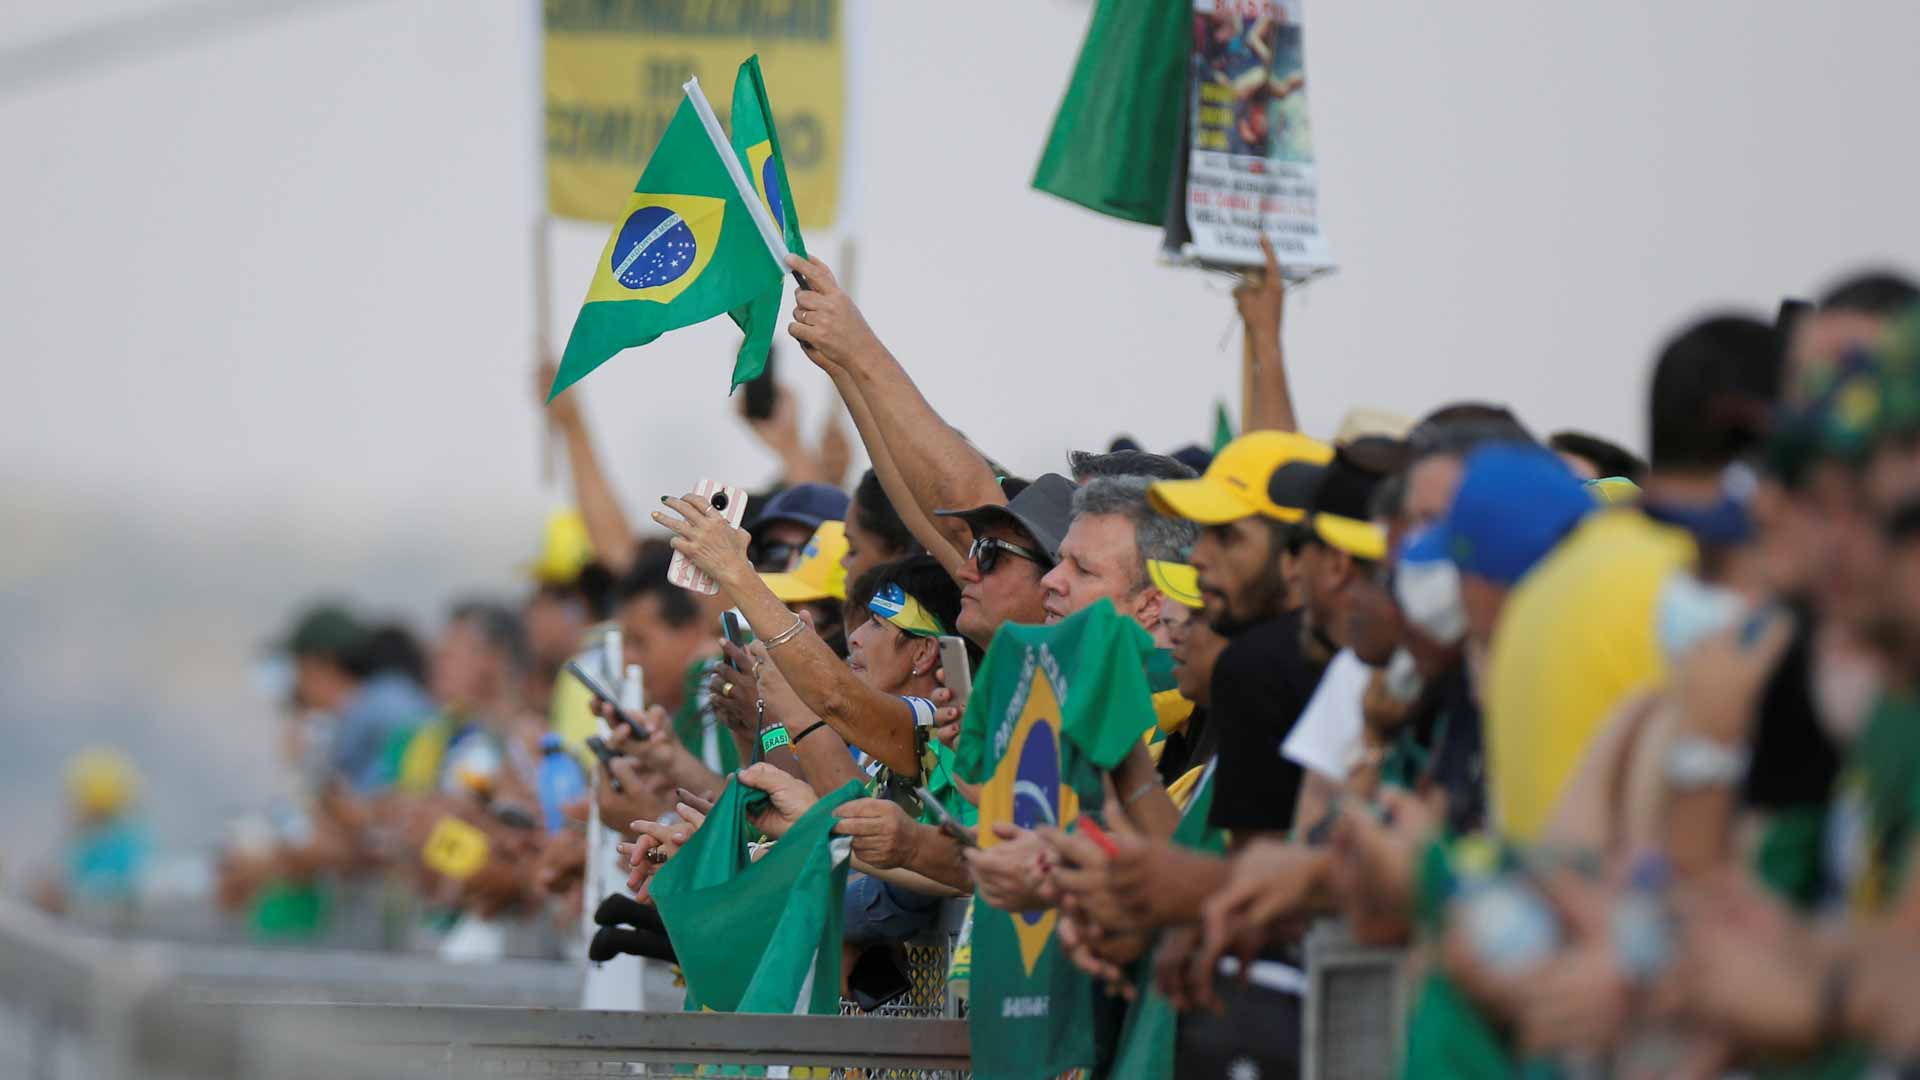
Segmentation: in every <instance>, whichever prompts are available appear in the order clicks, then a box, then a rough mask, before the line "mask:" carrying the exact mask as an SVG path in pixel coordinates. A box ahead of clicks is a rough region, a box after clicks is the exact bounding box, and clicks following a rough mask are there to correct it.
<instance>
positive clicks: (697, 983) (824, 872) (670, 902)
mask: <svg viewBox="0 0 1920 1080" xmlns="http://www.w3.org/2000/svg"><path fill="white" fill-rule="evenodd" d="M862 794H864V792H862V790H861V788H860V785H859V784H858V783H857V782H854V781H851V780H850V781H848V782H847V783H846V785H845V786H843V787H841V788H839V789H837V790H835V791H833V792H830V793H828V794H827V795H826V796H825V797H824V798H822V799H821V800H820V801H819V802H817V803H814V804H813V807H812V808H811V809H809V810H808V811H807V812H806V813H805V814H802V815H801V816H800V819H799V820H798V821H796V822H794V823H793V825H792V826H791V827H790V828H788V829H787V832H786V835H785V836H782V837H781V838H780V840H779V841H778V842H776V843H775V844H774V845H773V848H772V850H771V851H768V852H767V853H766V854H765V855H762V856H761V857H760V860H759V861H758V862H754V861H751V860H750V859H749V858H748V857H747V845H746V840H745V838H744V832H745V829H746V824H747V815H748V812H749V809H750V804H752V803H755V802H758V801H761V800H764V799H765V798H766V795H765V794H764V793H762V792H759V791H755V790H753V789H752V788H748V787H746V786H744V785H742V784H741V783H740V781H739V780H738V779H733V780H729V781H728V782H727V786H726V789H725V790H724V791H722V792H721V793H720V797H719V798H718V799H716V800H714V805H713V810H712V812H710V813H709V814H708V815H707V820H706V821H705V822H704V823H702V824H701V826H700V828H699V829H697V830H695V832H694V834H693V836H692V837H691V838H689V839H688V840H687V842H686V844H685V845H683V846H682V847H681V848H680V851H679V853H678V854H676V855H675V856H674V857H673V858H672V859H671V860H670V861H668V863H667V865H665V866H663V867H661V868H660V872H659V873H658V874H656V875H655V876H654V879H653V885H652V888H651V890H650V891H651V892H652V893H653V901H654V904H655V905H656V906H657V907H658V908H659V909H660V919H661V921H662V922H664V923H666V924H667V936H668V937H670V938H672V940H673V948H674V952H676V953H677V954H678V955H679V957H680V968H681V970H682V971H684V972H685V973H686V976H687V1011H689V1012H703V1011H707V1012H742V1013H811V1014H814V1015H834V1014H837V1013H838V1012H839V1011H840V927H841V908H842V904H843V903H844V899H845V895H846V888H847V856H848V851H849V848H850V847H851V842H850V841H848V840H847V839H846V838H844V837H835V836H834V835H833V827H834V825H835V824H836V819H835V818H834V816H833V811H834V808H836V807H838V806H840V805H841V804H843V803H845V802H848V801H849V800H852V799H857V798H859V797H860V796H861V795H862Z"/></svg>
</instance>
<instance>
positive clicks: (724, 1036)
mask: <svg viewBox="0 0 1920 1080" xmlns="http://www.w3.org/2000/svg"><path fill="white" fill-rule="evenodd" d="M945 932H946V931H945V928H944V927H943V928H942V930H941V931H940V934H944V933H945ZM935 936H939V935H935ZM927 951H928V953H929V956H928V957H927V958H926V960H925V961H924V962H925V963H927V964H928V966H929V967H930V968H931V967H933V966H934V965H935V962H936V961H935V957H936V956H939V957H940V958H941V959H942V960H943V959H944V957H943V955H942V954H944V950H943V949H939V948H938V947H937V945H936V944H934V943H932V942H930V943H929V945H928V947H927ZM1304 959H1305V964H1306V976H1307V995H1306V1001H1305V1010H1304V1031H1303V1033H1302V1048H1303V1061H1302V1074H1303V1075H1304V1076H1305V1077H1307V1078H1308V1080H1374V1078H1385V1077H1388V1076H1391V1075H1393V1072H1394V1068H1395V1066H1396V1064H1397V1062H1398V1058H1399V1053H1400V1048H1401V1045H1402V1041H1403V1028H1404V1016H1405V1014H1406V1009H1405V1003H1406V986H1405V963H1404V956H1403V954H1402V953H1401V952H1400V951H1399V950H1393V949H1372V948H1366V947H1362V946H1359V945H1356V944H1354V943H1353V942H1352V941H1351V939H1350V938H1348V937H1347V936H1346V934H1345V933H1344V931H1342V930H1341V929H1340V928H1339V927H1338V926H1337V925H1334V924H1326V925H1322V926H1320V927H1317V928H1316V929H1315V931H1314V933H1313V934H1311V935H1309V937H1308V939H1307V941H1306V943H1305V949H1304ZM578 977H579V969H578V968H575V967H572V966H571V965H564V964H527V963H521V964H515V963H506V964H499V965H479V966H475V967H464V966H463V967H458V968H457V969H456V968H455V966H452V965H442V964H438V963H436V962H434V961H432V960H429V959H426V958H404V957H394V956H377V955H376V956H351V955H341V954H324V953H315V952H310V951H305V950H295V951H289V952H279V953H276V952H273V951H270V950H218V949H215V950H209V949H205V948H199V947H181V946H170V945H155V944H141V943H130V942H124V941H97V940H87V939H85V938H82V937H79V936H77V935H74V934H73V933H71V932H70V931H69V930H68V929H66V928H64V927H62V926H61V925H60V924H58V923H55V922H52V921H51V920H48V919H46V918H45V917H44V916H41V915H39V914H38V913H36V912H29V911H24V910H21V909H17V908H11V907H7V906H5V905H0V1077H9V1078H11V1077H21V1078H23V1080H80V1078H87V1080H94V1078H100V1080H161V1078H172V1077H193V1078H195V1080H229V1078H232V1080H238V1078H240V1077H247V1078H250V1080H252V1078H265V1080H306V1078H307V1077H314V1078H319V1077H326V1078H328V1080H360V1078H363V1077H364V1078H372V1077H381V1078H398V1080H410V1078H412V1077H416V1076H418V1077H425V1076H434V1077H441V1078H448V1077H472V1076H488V1077H496V1076H526V1075H538V1076H546V1077H555V1078H558V1077H577V1076H668V1075H676V1074H677V1075H685V1074H686V1072H687V1071H688V1069H689V1068H690V1067H697V1066H707V1067H719V1066H747V1067H764V1068H765V1069H766V1075H768V1076H770V1077H779V1076H782V1075H786V1076H792V1077H802V1076H819V1077H826V1076H851V1075H861V1076H869V1077H870V1076H881V1075H887V1076H928V1075H944V1074H961V1073H964V1072H965V1071H966V1069H967V1068H968V1038H967V1028H966V1022H965V1021H963V1020H956V1019H936V1018H932V1017H936V1016H938V1011H937V1009H936V1008H935V1003H934V1001H932V1000H931V999H929V998H926V997H922V998H921V999H920V1000H916V1001H911V1002H908V1003H905V1007H903V1008H900V1009H889V1010H886V1012H885V1013H883V1014H881V1015H875V1016H843V1017H808V1016H765V1015H750V1016H749V1015H728V1014H717V1013H694V1014H686V1013H660V1012H599V1011H587V1010H578V1009H567V1008H553V1007H533V1008H529V1007H526V1004H525V1003H526V1002H527V1001H528V999H529V998H540V997H545V998H546V999H547V1000H549V1001H556V1000H557V1001H560V1002H565V1001H567V1000H569V996H570V995H569V994H568V991H569V990H570V989H572V988H575V987H577V979H578ZM532 984H539V986H538V987H536V986H534V985H532ZM943 989H944V988H943ZM431 997H439V998H440V1000H438V1001H435V1002H433V1003H431V1004H429V1003H426V1001H427V999H428V998H431ZM488 997H492V998H493V999H494V1001H495V1002H496V1003H494V1004H487V1005H455V1004H448V1001H458V1000H483V999H485V998H488ZM401 1001H410V1002H420V1004H401V1003H398V1002H401ZM355 1002H357V1003H355ZM507 1002H514V1003H516V1004H508V1003H507ZM903 1016H904V1017H907V1018H902V1017H903ZM702 1071H703V1072H704V1071H708V1070H704V1069H703V1070H702ZM728 1071H734V1070H731V1069H730V1070H728Z"/></svg>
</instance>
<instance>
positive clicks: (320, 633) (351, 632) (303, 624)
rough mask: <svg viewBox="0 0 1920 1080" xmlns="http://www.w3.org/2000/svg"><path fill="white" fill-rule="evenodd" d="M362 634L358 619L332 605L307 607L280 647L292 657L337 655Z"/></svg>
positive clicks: (363, 634) (353, 646) (364, 633)
mask: <svg viewBox="0 0 1920 1080" xmlns="http://www.w3.org/2000/svg"><path fill="white" fill-rule="evenodd" d="M365 637H366V629H365V628H364V627H362V626H361V625H360V621H359V620H358V619H355V618H354V617H353V616H352V615H350V614H348V613H347V609H345V608H343V607H340V606H338V605H334V604H317V605H315V606H313V607H311V608H308V609H307V610H306V611H305V612H304V613H303V614H302V615H301V616H300V618H299V620H298V621H296V622H295V623H294V624H293V631H292V632H291V633H289V634H288V635H287V636H286V638H284V639H283V640H282V641H281V643H280V646H281V648H283V649H284V650H286V651H287V652H289V653H291V654H293V655H294V656H339V655H341V654H342V653H345V652H348V651H350V650H352V649H353V648H355V647H356V646H358V645H359V644H360V642H361V640H362V639H364V638H365Z"/></svg>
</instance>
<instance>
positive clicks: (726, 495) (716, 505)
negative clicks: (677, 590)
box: [667, 479, 747, 596]
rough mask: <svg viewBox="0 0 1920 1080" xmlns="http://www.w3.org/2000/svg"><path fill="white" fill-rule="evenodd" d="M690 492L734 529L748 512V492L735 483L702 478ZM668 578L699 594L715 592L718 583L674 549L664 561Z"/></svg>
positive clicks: (707, 594)
mask: <svg viewBox="0 0 1920 1080" xmlns="http://www.w3.org/2000/svg"><path fill="white" fill-rule="evenodd" d="M693 494H694V496H695V497H696V498H700V499H705V500H706V501H707V505H708V506H710V507H712V508H713V512H714V513H716V514H719V515H720V516H721V517H723V518H725V519H727V524H728V525H731V526H732V527H734V528H736V529H737V528H739V527H740V522H741V521H742V520H744V519H745V518H746V516H747V493H746V491H745V489H743V488H741V487H739V486H738V485H734V484H722V483H719V482H717V481H714V480H706V479H703V480H701V481H700V483H699V484H698V485H696V486H695V487H694V489H693ZM667 580H668V581H670V582H672V583H674V584H675V585H678V586H680V587H681V588H683V589H685V590H687V591H688V592H697V593H699V594H701V595H702V596H714V595H716V594H718V593H719V592H720V586H718V585H715V584H714V583H713V579H712V578H710V577H708V576H707V574H706V571H704V570H702V569H700V568H699V567H697V566H695V565H693V563H692V562H690V561H688V559H687V557H686V556H685V555H682V554H681V553H679V552H678V551H676V552H674V553H673V561H672V562H669V563H668V564H667Z"/></svg>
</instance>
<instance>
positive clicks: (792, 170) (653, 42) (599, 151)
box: [545, 0, 847, 229]
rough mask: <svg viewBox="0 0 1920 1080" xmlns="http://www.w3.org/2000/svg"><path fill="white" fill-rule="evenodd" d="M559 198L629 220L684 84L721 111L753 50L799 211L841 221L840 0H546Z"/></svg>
mask: <svg viewBox="0 0 1920 1080" xmlns="http://www.w3.org/2000/svg"><path fill="white" fill-rule="evenodd" d="M545 21H546V81H547V86H546V94H547V203H548V206H549V207H550V208H551V209H552V211H553V213H554V214H556V215H558V216H560V217H570V218H583V219H585V220H588V221H606V222H612V221H618V220H620V217H621V215H622V214H623V213H624V211H625V210H626V208H627V198H628V196H630V195H631V194H632V193H633V185H634V181H636V180H638V179H639V178H640V170H641V169H643V168H645V167H646V164H647V158H648V156H649V155H651V154H652V153H653V147H654V144H655V143H657V142H659V140H660V133H661V132H663V131H665V130H666V127H667V122H668V121H669V120H671V119H673V113H674V110H675V109H677V108H679V107H680V102H681V100H682V98H683V96H684V95H683V94H682V93H681V90H680V85H681V84H682V83H684V82H686V81H687V77H688V76H697V77H698V78H699V79H700V84H701V86H702V87H703V88H704V89H705V90H706V92H707V97H708V99H709V100H711V101H712V102H713V106H714V109H715V110H716V111H718V112H720V114H721V116H722V118H724V117H725V116H726V110H728V109H729V108H730V106H731V105H732V102H733V92H732V89H733V76H734V72H735V71H736V70H738V69H739V67H740V64H741V62H742V61H744V60H745V59H746V58H747V57H748V56H751V55H752V54H754V53H756V52H757V53H759V54H760V67H761V70H762V71H763V72H764V73H765V75H766V80H767V94H768V96H769V97H770V98H771V99H772V100H773V108H774V123H775V124H777V125H778V126H779V128H780V150H781V152H782V153H783V154H785V155H786V159H787V179H788V181H789V182H790V183H791V184H792V185H793V195H794V201H795V202H797V203H798V204H799V206H800V225H801V227H802V228H806V229H825V228H829V227H831V226H832V225H833V221H834V213H835V210H836V208H837V206H838V203H839V199H840V161H841V157H842V153H843V143H842V139H843V138H844V132H845V116H846V98H847V95H846V65H845V62H844V40H845V39H844V34H845V25H844V19H843V16H842V12H841V4H840V0H546V12H545Z"/></svg>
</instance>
